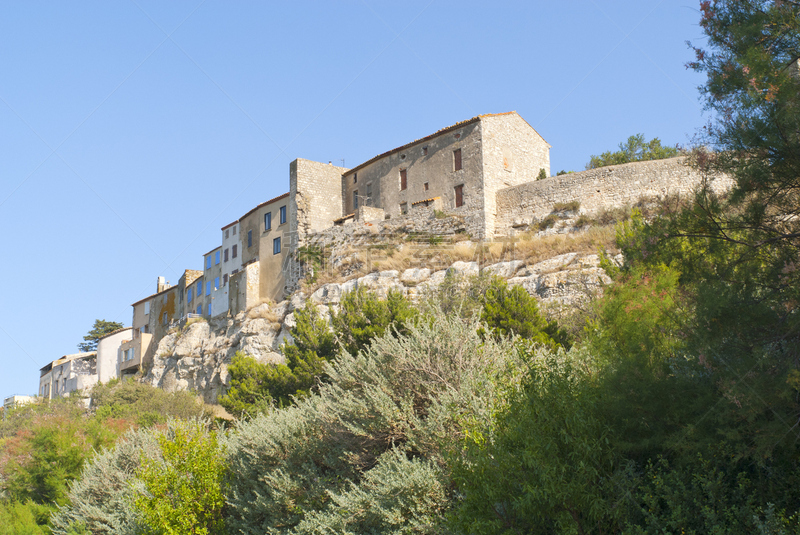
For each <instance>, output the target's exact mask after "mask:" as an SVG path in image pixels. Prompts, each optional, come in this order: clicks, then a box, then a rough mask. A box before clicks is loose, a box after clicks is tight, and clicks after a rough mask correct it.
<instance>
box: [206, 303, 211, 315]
mask: <svg viewBox="0 0 800 535" xmlns="http://www.w3.org/2000/svg"><path fill="white" fill-rule="evenodd" d="M206 308H208V312H207V314H206V315H207V316H210V315H211V303H209V304H208V306H207V307H206Z"/></svg>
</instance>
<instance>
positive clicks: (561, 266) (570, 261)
mask: <svg viewBox="0 0 800 535" xmlns="http://www.w3.org/2000/svg"><path fill="white" fill-rule="evenodd" d="M612 260H614V261H616V262H620V263H621V261H622V258H621V257H619V258H614V259H612ZM599 264H600V260H599V258H598V256H597V255H578V254H576V253H567V254H562V255H559V256H556V257H553V258H550V259H547V260H545V261H542V262H537V263H536V264H532V265H528V266H526V265H524V263H523V262H522V261H520V260H512V261H508V262H500V263H497V264H494V265H490V266H487V267H485V268H484V270H483V271H484V273H491V274H493V275H497V276H498V277H502V278H505V279H507V280H508V283H509V284H512V285H520V286H522V287H523V288H524V289H525V290H526V291H527V292H528V293H529V294H531V295H534V296H536V297H537V298H539V299H540V300H541V301H542V302H545V303H549V302H553V303H557V304H559V305H563V306H573V305H575V304H577V303H579V302H582V301H584V300H586V299H589V298H590V296H592V295H593V294H595V293H597V292H598V291H601V289H602V287H603V286H605V285H607V284H610V283H611V279H610V278H609V277H608V275H606V273H605V272H604V271H603V270H602V269H601V268H600V267H599ZM478 273H479V268H478V264H477V262H455V263H453V265H452V266H450V267H449V268H447V269H446V270H440V271H436V272H435V273H431V270H430V269H428V268H413V269H406V270H404V271H403V272H402V273H400V272H398V271H394V270H389V271H381V272H376V273H370V274H368V275H364V276H362V277H358V278H354V279H351V280H349V281H346V282H343V283H341V284H338V283H330V284H325V285H323V286H321V287H320V288H318V289H317V290H316V291H314V292H313V293H311V295H310V296H306V295H305V294H304V293H302V292H295V293H294V294H293V295H292V296H291V297H290V298H289V299H288V300H286V301H282V302H281V303H277V304H274V303H264V304H261V305H258V306H256V307H254V308H252V309H250V310H249V311H248V312H247V313H241V314H238V315H237V316H236V317H233V318H223V319H212V320H210V321H208V322H206V321H199V322H196V323H192V324H190V325H188V326H186V327H184V328H182V329H181V330H178V331H175V332H172V333H170V334H168V335H167V336H165V337H164V338H162V339H161V341H160V342H159V344H158V348H157V350H156V355H155V358H154V360H153V363H152V366H151V367H150V369H149V370H148V371H147V373H146V375H145V376H144V377H143V379H142V380H143V381H144V382H146V383H148V384H151V385H153V386H157V387H160V388H163V389H165V390H167V391H175V390H187V389H190V390H195V391H196V392H197V393H198V394H200V395H202V396H203V399H204V400H205V401H206V402H208V403H216V402H217V398H218V396H219V395H221V394H223V393H224V392H225V389H226V386H227V384H228V381H229V375H228V365H229V364H230V362H231V358H232V357H233V356H234V355H235V354H236V352H237V351H241V352H242V353H245V354H247V355H250V356H252V357H254V358H255V359H256V360H258V361H259V362H262V363H282V362H284V358H283V355H282V354H281V352H280V351H281V346H282V345H283V344H284V343H291V341H292V337H291V329H292V328H293V327H294V326H295V325H296V320H295V312H294V311H296V310H298V309H301V308H303V307H304V306H306V304H307V303H309V302H310V303H312V304H313V305H314V306H316V307H317V310H318V311H319V313H320V316H321V317H322V318H325V319H327V320H330V315H331V313H332V312H334V311H336V310H338V308H339V303H340V301H341V298H342V295H343V294H346V293H347V292H349V291H353V290H354V289H356V288H359V287H364V288H368V289H369V290H370V291H372V292H374V293H375V294H377V295H379V296H382V297H385V296H386V294H387V293H388V292H389V291H390V290H399V291H402V292H403V293H404V294H405V295H407V296H408V297H409V298H411V299H418V298H420V297H422V296H424V295H425V294H426V293H427V292H429V291H431V290H434V289H435V288H437V287H438V286H439V285H440V284H441V283H442V282H443V281H444V279H445V277H446V276H447V275H461V276H474V275H477V274H478Z"/></svg>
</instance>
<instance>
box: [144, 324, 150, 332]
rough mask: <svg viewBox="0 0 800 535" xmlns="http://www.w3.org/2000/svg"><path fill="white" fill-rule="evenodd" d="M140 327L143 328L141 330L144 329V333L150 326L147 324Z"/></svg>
mask: <svg viewBox="0 0 800 535" xmlns="http://www.w3.org/2000/svg"><path fill="white" fill-rule="evenodd" d="M142 329H143V330H144V332H146V333H149V332H150V326H149V325H145V326H144V327H142Z"/></svg>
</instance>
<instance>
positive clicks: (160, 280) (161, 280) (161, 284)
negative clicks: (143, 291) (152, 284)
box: [156, 277, 169, 293]
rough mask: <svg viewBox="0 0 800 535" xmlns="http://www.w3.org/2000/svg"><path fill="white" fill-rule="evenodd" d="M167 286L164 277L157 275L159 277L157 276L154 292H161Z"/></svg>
mask: <svg viewBox="0 0 800 535" xmlns="http://www.w3.org/2000/svg"><path fill="white" fill-rule="evenodd" d="M167 288H169V286H168V285H167V283H166V282H165V281H164V277H159V278H158V283H157V284H156V293H158V292H163V291H164V290H166V289H167Z"/></svg>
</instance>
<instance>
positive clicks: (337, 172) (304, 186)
mask: <svg viewBox="0 0 800 535" xmlns="http://www.w3.org/2000/svg"><path fill="white" fill-rule="evenodd" d="M346 171H347V169H345V168H343V167H337V166H335V165H332V164H324V163H320V162H313V161H311V160H303V159H302V158H298V159H297V160H295V161H293V162H292V163H291V164H290V165H289V214H288V218H289V232H290V234H291V235H292V236H296V237H297V241H298V243H299V244H302V243H303V241H304V240H305V238H306V236H308V235H309V234H310V233H312V232H317V231H320V230H323V229H326V228H328V227H330V226H331V225H333V221H334V220H335V219H338V218H340V217H342V215H343V214H342V173H344V172H346Z"/></svg>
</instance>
